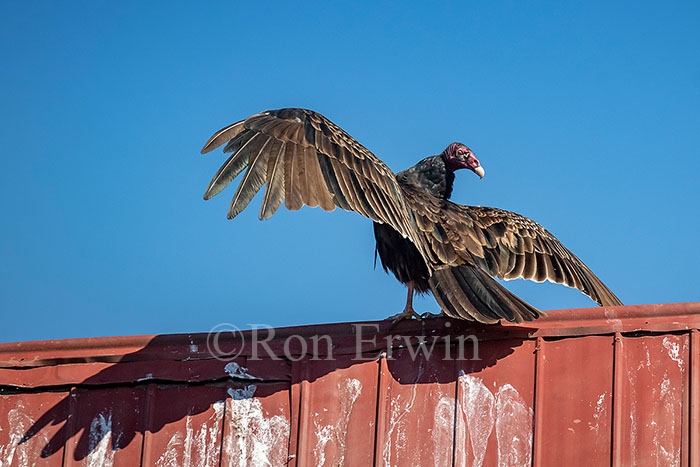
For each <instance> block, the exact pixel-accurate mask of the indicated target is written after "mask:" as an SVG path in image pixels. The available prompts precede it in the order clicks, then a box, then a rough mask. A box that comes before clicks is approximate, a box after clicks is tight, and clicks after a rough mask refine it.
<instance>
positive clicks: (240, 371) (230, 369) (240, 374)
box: [224, 362, 262, 381]
mask: <svg viewBox="0 0 700 467" xmlns="http://www.w3.org/2000/svg"><path fill="white" fill-rule="evenodd" d="M224 371H225V372H226V373H228V375H229V376H230V377H231V378H239V379H254V380H258V381H262V379H261V378H258V377H257V376H253V375H251V374H250V373H248V368H246V367H244V366H241V365H239V364H238V363H236V362H230V363H227V364H226V366H225V367H224Z"/></svg>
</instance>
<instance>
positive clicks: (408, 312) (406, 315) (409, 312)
mask: <svg viewBox="0 0 700 467" xmlns="http://www.w3.org/2000/svg"><path fill="white" fill-rule="evenodd" d="M412 318H415V319H418V320H420V319H421V315H419V314H418V313H416V311H415V310H414V309H413V308H412V307H406V308H404V310H403V311H402V312H401V313H398V314H396V315H392V316H389V317H388V318H387V319H388V320H389V319H390V320H391V322H392V324H396V323H398V322H399V321H401V320H404V319H412Z"/></svg>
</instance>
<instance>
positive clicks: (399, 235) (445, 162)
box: [201, 108, 622, 324]
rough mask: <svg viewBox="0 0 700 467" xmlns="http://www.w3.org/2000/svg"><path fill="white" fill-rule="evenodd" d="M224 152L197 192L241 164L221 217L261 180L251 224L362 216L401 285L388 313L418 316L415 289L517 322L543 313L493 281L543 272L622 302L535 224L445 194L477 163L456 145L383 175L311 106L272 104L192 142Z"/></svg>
mask: <svg viewBox="0 0 700 467" xmlns="http://www.w3.org/2000/svg"><path fill="white" fill-rule="evenodd" d="M224 144H225V146H224V149H223V152H224V153H230V154H231V155H230V157H229V158H228V159H227V160H226V162H224V164H223V165H222V166H221V168H219V170H218V171H217V172H216V174H215V175H214V177H213V178H212V179H211V181H210V182H209V185H208V186H207V188H206V191H205V193H204V199H205V200H208V199H210V198H212V197H213V196H215V195H217V194H219V193H220V192H221V191H222V190H223V189H224V188H225V187H226V186H227V185H228V184H230V183H231V182H232V181H233V180H234V179H236V178H237V177H238V176H239V175H240V174H241V173H242V172H243V171H244V170H245V173H243V175H242V178H241V180H240V183H239V185H238V188H237V189H236V192H235V193H234V195H233V198H232V200H231V204H230V206H229V210H228V218H229V219H233V218H234V217H236V216H237V215H238V214H240V213H241V212H242V211H243V210H244V209H245V208H246V206H247V205H248V204H249V203H250V201H251V200H252V199H253V197H254V196H255V195H256V194H257V193H258V192H259V191H260V190H261V189H262V188H263V186H265V192H264V195H263V197H262V202H261V206H260V213H259V218H260V220H265V219H269V218H270V217H271V216H272V215H273V214H274V213H275V212H276V211H277V209H278V208H279V207H280V206H281V205H282V203H283V202H284V205H285V207H286V208H287V209H288V210H291V211H296V210H299V209H301V207H302V206H304V205H306V206H310V207H318V206H320V207H321V209H323V210H324V211H333V210H334V209H335V208H340V209H343V210H345V211H354V212H356V213H359V214H361V215H363V216H365V217H367V218H369V219H370V220H371V221H373V224H374V235H375V239H376V247H375V265H376V257H377V256H379V259H380V261H381V265H382V268H383V269H384V271H385V272H387V273H388V272H389V271H391V273H393V274H394V276H395V277H396V279H397V280H398V281H400V282H401V283H403V284H405V285H406V286H407V288H408V294H407V298H406V305H405V307H404V309H403V311H402V312H400V313H398V314H397V315H395V316H392V317H390V318H392V319H393V320H394V321H397V320H402V319H406V318H419V319H420V318H421V315H418V313H416V312H415V310H414V309H413V296H414V294H415V293H419V294H428V293H432V295H433V296H434V298H435V300H436V301H437V303H438V305H439V306H440V308H441V313H440V314H441V315H446V316H447V317H451V318H456V319H464V320H470V321H477V322H479V323H486V324H494V323H498V322H500V321H501V320H505V321H508V322H515V323H521V322H524V321H532V320H534V319H536V318H539V317H542V316H546V314H545V313H544V312H542V311H540V310H538V309H537V308H535V307H534V306H532V305H530V304H529V303H527V302H525V301H524V300H522V299H521V298H519V297H518V296H517V295H515V294H513V293H512V292H510V291H509V290H508V289H507V288H505V287H504V286H503V285H501V284H500V283H499V282H498V281H496V280H495V279H494V278H493V277H496V278H499V279H506V280H510V279H516V278H523V279H529V280H533V281H536V282H543V281H545V280H549V281H551V282H554V283H558V284H563V285H566V286H568V287H573V288H576V289H578V290H580V291H581V292H583V293H584V294H586V295H588V296H589V297H590V298H591V299H592V300H594V301H595V302H596V303H597V304H598V305H600V306H615V305H621V304H622V302H620V300H619V299H618V298H617V297H616V296H615V294H613V292H612V291H611V290H610V289H608V287H606V286H605V285H604V284H603V282H602V281H601V280H600V279H599V278H598V277H597V276H596V275H595V274H593V272H592V271H591V270H590V269H589V268H588V267H587V266H586V265H585V264H584V263H583V262H582V261H581V260H580V259H579V258H578V257H576V255H574V254H573V253H572V252H570V251H569V250H568V249H566V248H565V247H564V246H563V245H562V244H561V242H559V240H557V239H556V237H554V235H552V234H551V233H549V231H547V230H546V229H545V228H544V227H542V226H541V225H540V224H538V223H536V222H535V221H533V220H531V219H529V218H527V217H524V216H521V215H519V214H516V213H514V212H509V211H505V210H502V209H497V208H491V207H482V206H464V205H460V204H457V203H454V202H452V201H450V199H449V198H450V195H451V194H452V188H453V183H454V180H455V172H456V171H458V170H462V169H466V170H470V171H472V172H473V173H474V174H476V175H477V176H478V177H479V178H480V179H481V178H483V177H484V175H485V170H484V168H483V167H482V165H481V162H480V161H479V159H478V158H477V157H476V155H475V154H474V152H473V151H472V150H471V149H470V148H469V147H467V146H466V145H464V144H462V143H451V144H449V145H448V146H447V147H446V148H445V149H444V150H443V151H442V152H441V153H440V154H437V155H433V156H428V157H426V158H424V159H422V160H421V161H419V162H418V163H417V164H416V165H414V166H413V167H411V168H409V169H407V170H404V171H402V172H399V173H397V174H394V172H392V171H391V169H389V167H388V166H387V165H386V164H385V163H384V162H382V161H381V160H380V159H379V158H378V157H377V156H375V155H374V154H373V153H372V152H370V150H369V149H367V148H366V147H364V146H363V145H362V144H360V143H359V142H358V141H357V140H355V139H354V138H353V137H352V136H350V135H349V134H348V133H346V132H345V131H344V130H343V129H341V128H340V127H339V126H337V125H336V124H334V123H333V122H331V121H330V120H329V119H327V118H326V117H324V116H323V115H321V114H320V113H317V112H315V111H312V110H308V109H302V108H284V109H278V110H268V111H265V112H261V113H257V114H255V115H252V116H250V117H248V118H246V119H244V120H240V121H238V122H235V123H233V124H231V125H228V126H226V127H224V128H222V129H221V130H219V131H217V132H216V133H214V134H213V135H212V137H211V138H209V140H208V141H207V142H206V144H205V145H204V147H203V148H202V150H201V153H202V154H205V153H208V152H210V151H212V150H214V149H216V148H218V147H220V146H222V145H224Z"/></svg>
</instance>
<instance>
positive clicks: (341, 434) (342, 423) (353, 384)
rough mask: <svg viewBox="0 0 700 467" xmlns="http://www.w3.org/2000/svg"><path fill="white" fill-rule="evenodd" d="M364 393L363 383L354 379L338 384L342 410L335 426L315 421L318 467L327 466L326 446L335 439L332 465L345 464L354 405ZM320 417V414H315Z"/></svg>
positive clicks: (315, 457)
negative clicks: (346, 439)
mask: <svg viewBox="0 0 700 467" xmlns="http://www.w3.org/2000/svg"><path fill="white" fill-rule="evenodd" d="M361 392H362V383H361V382H360V381H359V380H357V379H354V378H348V379H346V380H344V381H342V382H341V383H339V384H338V396H339V400H340V410H339V413H338V419H337V421H336V423H335V425H321V424H320V423H319V422H318V421H317V420H314V428H315V435H316V446H315V447H314V459H315V461H316V465H325V462H326V445H327V444H328V442H329V441H331V440H333V439H335V445H334V446H335V449H336V451H337V455H336V456H335V458H334V459H333V464H332V465H337V466H341V465H343V463H344V462H345V453H346V448H347V446H346V444H345V436H346V435H347V431H348V422H349V421H350V414H351V413H352V408H353V405H354V404H355V401H356V400H357V398H358V397H359V395H360V393H361ZM315 415H316V416H318V413H316V414H315Z"/></svg>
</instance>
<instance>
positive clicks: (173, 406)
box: [0, 303, 700, 467]
mask: <svg viewBox="0 0 700 467" xmlns="http://www.w3.org/2000/svg"><path fill="white" fill-rule="evenodd" d="M363 324H364V327H362V328H361V330H362V332H363V334H362V336H361V340H362V341H361V342H359V344H360V345H359V350H358V326H357V323H355V324H353V323H343V324H332V325H319V326H306V327H298V328H281V329H275V330H274V331H275V333H276V336H275V337H274V338H273V339H271V340H270V341H269V342H268V345H269V347H270V350H272V351H273V353H274V355H276V356H283V358H281V359H279V360H278V359H274V358H271V356H270V355H267V354H266V353H263V354H262V355H261V354H258V356H259V357H261V358H259V359H254V358H253V356H254V353H253V350H254V348H253V344H252V343H251V342H250V340H251V331H248V332H245V333H243V334H242V337H243V339H246V341H245V344H243V342H242V340H241V336H240V335H239V336H233V335H231V336H229V337H226V336H223V335H222V337H221V342H220V344H222V347H223V346H229V347H230V348H236V346H237V345H242V347H241V352H240V355H238V356H237V357H236V358H235V359H233V360H225V359H221V360H220V359H217V358H213V356H212V353H211V352H210V345H211V335H209V336H208V335H207V334H192V335H160V336H143V337H118V338H100V339H75V340H65V341H46V342H25V343H12V344H2V345H0V466H3V467H4V466H7V465H20V466H25V465H35V464H36V465H56V466H59V465H125V466H136V465H149V466H150V465H155V466H180V465H185V466H218V465H224V466H228V465H235V466H239V465H257V466H263V465H273V466H277V465H290V466H317V465H333V466H335V465H347V466H364V465H391V466H431V465H437V466H474V465H484V466H491V465H494V466H495V465H499V466H526V465H533V466H561V465H567V466H578V465H585V466H598V465H613V466H632V465H637V466H652V465H653V466H675V465H684V466H685V465H693V466H697V465H700V451H699V450H698V437H699V436H700V412H699V410H700V409H699V407H700V405H699V404H700V366H699V365H700V363H699V362H700V338H699V337H698V327H699V325H700V303H690V304H665V305H645V306H627V307H612V308H590V309H578V310H559V311H553V312H550V313H549V317H547V318H545V319H543V320H540V321H537V322H534V323H526V324H523V325H503V326H482V325H474V324H471V323H465V322H458V321H454V320H445V319H430V320H425V321H422V322H416V321H412V322H402V323H400V324H399V325H398V326H396V327H394V328H390V327H389V324H388V323H386V322H378V323H363ZM320 335H327V336H328V339H329V340H330V341H332V347H331V348H330V353H331V357H332V359H328V348H326V346H324V345H319V346H318V349H319V352H318V353H316V354H314V355H312V354H309V353H308V352H306V354H305V352H303V351H304V346H305V345H306V347H307V350H308V349H309V348H310V345H311V343H312V340H311V338H312V336H320ZM468 335H473V336H475V337H476V338H477V339H478V357H479V359H478V360H475V359H473V358H472V357H473V354H472V352H471V351H472V350H473V345H472V344H473V341H472V340H465V341H464V342H465V343H467V344H469V345H467V346H466V347H465V348H466V349H467V351H466V352H465V355H464V356H465V357H466V358H461V359H460V358H457V357H458V351H459V348H458V347H459V346H458V345H457V342H458V340H457V338H458V337H459V336H468ZM387 336H398V337H396V338H394V339H391V340H390V342H391V345H387V342H388V341H387V339H386V337H387ZM421 340H422V341H424V342H426V347H424V349H428V346H427V344H428V343H430V342H434V343H435V345H434V346H432V347H431V348H432V353H431V354H430V356H429V358H427V357H426V355H425V354H424V353H423V352H422V351H420V348H419V347H417V344H418V343H419V342H420V341H421ZM319 342H321V343H324V342H325V341H319ZM358 352H359V353H358ZM304 354H305V355H304ZM285 355H286V357H284V356H285ZM358 357H361V358H358Z"/></svg>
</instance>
